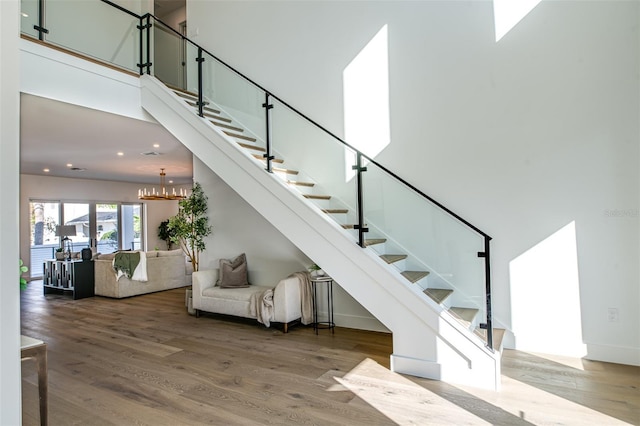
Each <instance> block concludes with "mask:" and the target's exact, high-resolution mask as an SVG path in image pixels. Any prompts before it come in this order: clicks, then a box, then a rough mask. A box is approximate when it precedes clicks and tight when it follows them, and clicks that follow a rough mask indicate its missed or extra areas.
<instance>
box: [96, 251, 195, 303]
mask: <svg viewBox="0 0 640 426" xmlns="http://www.w3.org/2000/svg"><path fill="white" fill-rule="evenodd" d="M140 254H141V255H144V256H145V260H146V262H140V264H142V263H145V264H146V275H147V277H146V278H147V281H138V280H135V279H133V278H135V274H134V276H132V277H131V278H127V276H126V275H125V276H121V277H120V278H117V273H116V271H115V270H114V269H113V259H114V258H115V256H116V253H110V254H102V255H97V256H96V257H94V263H95V294H96V296H106V297H114V298H118V299H119V298H123V297H130V296H137V295H140V294H147V293H153V292H156V291H163V290H169V289H172V288H179V287H186V286H189V285H191V275H192V267H191V262H188V260H187V257H186V256H185V255H184V253H183V252H182V250H180V249H178V250H156V251H148V252H140Z"/></svg>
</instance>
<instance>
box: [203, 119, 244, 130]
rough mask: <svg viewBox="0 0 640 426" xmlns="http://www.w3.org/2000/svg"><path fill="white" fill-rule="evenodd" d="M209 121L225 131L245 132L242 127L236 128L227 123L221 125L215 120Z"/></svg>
mask: <svg viewBox="0 0 640 426" xmlns="http://www.w3.org/2000/svg"><path fill="white" fill-rule="evenodd" d="M209 121H211V122H212V123H213V124H214V125H216V126H218V127H222V128H223V129H229V130H233V131H235V132H244V129H241V128H240V127H235V126H232V125H230V124H227V123H219V122H217V121H214V120H209Z"/></svg>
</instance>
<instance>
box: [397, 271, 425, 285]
mask: <svg viewBox="0 0 640 426" xmlns="http://www.w3.org/2000/svg"><path fill="white" fill-rule="evenodd" d="M427 275H429V272H428V271H404V272H402V276H403V277H405V278H406V279H408V280H409V281H410V282H412V283H415V282H418V281H420V280H421V279H423V278H424V277H426V276H427Z"/></svg>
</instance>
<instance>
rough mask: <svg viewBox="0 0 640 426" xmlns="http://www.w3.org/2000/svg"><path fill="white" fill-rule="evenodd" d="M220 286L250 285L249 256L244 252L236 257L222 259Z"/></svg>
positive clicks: (236, 286) (237, 286)
mask: <svg viewBox="0 0 640 426" xmlns="http://www.w3.org/2000/svg"><path fill="white" fill-rule="evenodd" d="M218 285H219V286H220V288H239V287H249V274H248V272H247V256H246V255H245V254H244V253H242V254H241V255H240V256H238V257H236V258H235V259H232V260H228V259H220V278H219V279H218Z"/></svg>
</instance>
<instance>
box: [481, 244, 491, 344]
mask: <svg viewBox="0 0 640 426" xmlns="http://www.w3.org/2000/svg"><path fill="white" fill-rule="evenodd" d="M490 242H491V237H490V236H488V235H485V236H484V251H481V252H478V257H483V258H484V282H485V303H486V310H487V321H486V322H485V323H483V324H480V328H483V329H486V330H487V347H488V348H489V349H491V350H493V316H492V313H491V251H490V248H491V247H490V246H491V244H490Z"/></svg>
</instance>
